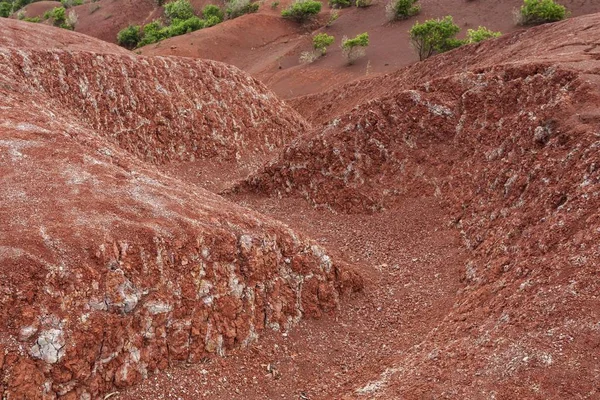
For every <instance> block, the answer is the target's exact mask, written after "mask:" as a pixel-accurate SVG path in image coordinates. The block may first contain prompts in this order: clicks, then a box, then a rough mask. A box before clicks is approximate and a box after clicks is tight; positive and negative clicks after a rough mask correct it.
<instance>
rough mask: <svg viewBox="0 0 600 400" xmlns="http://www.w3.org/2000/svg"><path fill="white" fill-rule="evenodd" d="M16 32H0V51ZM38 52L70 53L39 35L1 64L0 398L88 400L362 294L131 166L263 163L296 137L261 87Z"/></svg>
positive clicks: (116, 59) (223, 211)
mask: <svg viewBox="0 0 600 400" xmlns="http://www.w3.org/2000/svg"><path fill="white" fill-rule="evenodd" d="M29 26H30V25H29V24H26V23H21V22H15V21H9V20H1V22H0V30H1V31H2V36H3V37H5V36H6V37H10V35H11V34H13V33H12V32H15V31H17V30H19V29H23V30H25V31H26V29H25V28H26V27H29ZM7 31H8V32H10V33H7ZM37 34H39V35H40V36H35V35H37ZM55 35H56V36H55ZM63 35H64V36H63ZM42 36H44V37H48V36H49V37H54V38H55V39H54V40H56V41H58V42H63V41H64V40H67V39H69V40H74V41H77V40H78V39H80V36H78V35H75V34H71V33H63V31H59V30H58V29H54V28H48V27H39V28H38V27H36V30H35V31H34V35H32V36H31V37H29V38H27V37H21V38H20V39H19V40H20V41H19V42H17V43H18V44H19V48H14V47H12V45H11V44H12V43H13V42H11V41H10V40H9V41H8V43H7V44H8V46H9V47H3V48H0V65H1V68H2V70H3V72H4V73H3V74H2V75H1V76H0V109H2V116H3V119H2V122H1V123H0V133H1V138H0V147H1V148H2V152H1V156H0V176H1V177H2V178H1V179H2V185H1V186H0V198H1V201H0V220H1V221H2V225H1V228H0V243H1V247H0V260H1V262H0V265H1V266H2V267H1V273H2V280H1V281H0V293H1V296H0V304H1V307H0V313H1V317H2V318H1V322H0V376H1V378H0V397H3V398H4V397H6V398H11V399H12V398H22V399H25V398H27V399H42V398H44V399H47V398H57V397H60V398H77V399H90V398H98V397H99V396H101V395H103V394H104V393H108V392H109V391H111V390H114V389H115V388H124V387H127V386H130V385H132V384H134V383H137V382H139V381H140V380H142V379H144V378H146V377H148V375H150V374H152V373H155V372H157V371H159V370H162V369H165V368H167V367H169V366H171V365H173V363H177V362H188V363H194V362H198V361H200V360H201V359H202V358H203V357H206V356H207V355H211V354H220V355H223V354H226V352H228V351H229V350H231V349H232V348H236V347H240V346H246V345H248V344H249V343H251V342H253V341H254V340H256V339H257V337H258V336H259V335H260V334H261V333H262V332H263V331H264V330H265V329H270V330H276V331H280V332H286V331H288V330H289V329H290V328H291V327H292V326H293V325H294V324H295V323H297V322H298V320H299V319H300V318H302V317H303V316H320V315H321V314H322V313H323V312H330V311H334V310H335V309H336V307H337V306H338V297H339V293H341V292H342V291H343V290H344V287H345V285H348V289H349V290H352V289H353V288H358V287H360V280H359V278H358V277H357V276H355V275H354V274H352V273H350V272H342V270H341V269H340V268H339V265H337V264H335V263H334V262H333V260H332V259H331V258H330V257H329V256H328V254H327V253H326V252H325V250H324V249H323V248H322V247H319V246H317V245H316V244H314V243H312V242H310V241H308V240H307V239H304V238H303V237H301V236H300V235H297V234H295V233H294V232H293V231H292V230H290V229H289V228H288V227H286V226H284V225H282V224H281V223H278V222H276V221H274V220H272V219H269V218H267V217H264V216H261V215H260V214H257V213H255V212H253V211H250V210H248V209H245V208H242V207H239V206H236V205H234V204H232V203H230V202H228V201H226V200H224V199H223V198H221V197H219V196H217V195H215V194H212V193H210V192H208V191H206V190H204V189H201V188H199V187H196V186H194V185H192V184H189V183H186V182H184V181H181V180H177V179H174V178H170V177H168V176H166V175H164V174H163V173H161V172H160V171H159V170H157V169H156V168H155V167H154V166H153V165H152V163H147V162H143V161H142V159H146V160H148V161H151V162H167V161H173V160H177V159H179V157H182V154H183V156H186V157H193V156H196V157H199V158H200V157H202V156H205V155H206V153H205V152H203V151H201V150H197V149H196V148H195V147H192V146H189V147H185V146H186V145H188V144H189V143H190V142H189V141H186V138H187V139H188V140H196V141H198V143H202V144H206V145H207V146H209V147H210V148H211V149H217V150H214V154H213V153H212V152H208V156H214V157H216V156H219V155H221V156H222V157H223V158H225V159H226V158H228V157H232V156H233V154H234V152H235V151H240V152H242V151H248V152H250V153H253V152H254V151H267V150H269V151H270V150H273V148H269V147H268V146H267V145H265V143H267V144H268V143H269V140H272V141H273V143H274V144H273V145H276V144H277V143H281V141H282V140H284V138H285V137H286V136H285V132H289V128H291V127H292V126H293V127H294V128H296V129H302V127H303V126H304V125H303V122H302V120H301V119H299V118H298V117H296V116H295V114H294V113H293V112H291V110H289V109H288V108H286V107H285V105H284V104H283V103H281V102H280V101H279V100H277V99H275V98H274V97H273V95H272V94H270V93H269V92H268V91H267V90H266V89H264V88H263V87H262V86H261V85H260V84H258V83H257V82H255V81H254V80H253V79H251V78H248V77H246V76H245V75H244V74H243V73H241V72H239V71H237V70H235V69H232V68H230V67H227V66H224V65H221V64H218V63H213V62H201V61H191V60H180V62H181V64H178V62H177V60H169V59H163V58H155V59H151V60H149V59H142V58H139V59H136V58H134V57H131V56H129V55H125V56H120V55H118V53H119V50H118V49H116V50H115V51H114V53H111V52H110V50H111V49H110V48H109V51H108V52H105V51H104V50H105V49H107V47H106V45H105V44H102V43H101V42H99V41H96V40H88V43H86V51H85V52H82V51H62V50H40V49H38V48H36V47H39V45H41V43H40V42H39V40H41V39H40V38H41V37H42ZM86 40H87V39H86ZM28 43H33V45H32V46H29V45H28ZM36 43H37V44H38V46H36ZM167 71H168V72H167ZM232 91H234V92H235V96H232V94H231V93H232ZM173 93H177V95H173ZM236 102H237V103H236ZM240 103H241V104H243V105H244V106H243V107H238V109H236V104H240ZM253 105H255V107H256V108H253ZM196 106H197V107H196ZM200 111H202V114H201V115H202V116H203V117H205V118H206V119H203V120H197V119H196V120H194V116H197V115H200ZM232 111H234V112H235V113H234V114H232ZM282 111H285V112H282ZM279 114H286V115H288V116H289V118H288V119H283V117H281V118H279V117H277V116H276V115H279ZM244 115H246V117H243V116H244ZM232 116H237V117H239V119H229V120H228V118H232ZM211 118H212V119H211ZM254 118H256V119H254ZM278 118H279V119H278ZM143 121H146V124H144V123H141V122H143ZM226 121H230V122H231V124H234V123H237V124H239V125H238V126H239V127H240V128H243V130H241V132H240V131H236V130H235V129H234V127H233V126H230V125H226ZM178 124H179V125H178ZM148 125H150V126H151V129H153V130H152V131H149V130H148V128H144V126H148ZM160 126H163V127H164V126H169V130H168V134H166V135H163V136H161V135H160V134H158V133H159V132H160ZM222 129H226V130H227V129H228V130H227V131H226V133H223V131H222ZM286 129H287V130H286ZM157 130H158V131H157ZM165 132H166V131H165ZM275 135H277V138H275ZM250 137H252V139H250ZM234 138H235V139H234ZM244 138H246V139H244ZM247 140H252V141H254V143H255V145H256V148H254V147H252V146H251V145H249V143H248V141H247ZM148 141H151V142H150V143H152V145H151V146H149V145H148V143H149V142H148ZM217 143H218V144H217ZM197 147H198V148H200V149H201V148H202V146H197ZM211 151H212V150H211ZM344 282H345V283H344Z"/></svg>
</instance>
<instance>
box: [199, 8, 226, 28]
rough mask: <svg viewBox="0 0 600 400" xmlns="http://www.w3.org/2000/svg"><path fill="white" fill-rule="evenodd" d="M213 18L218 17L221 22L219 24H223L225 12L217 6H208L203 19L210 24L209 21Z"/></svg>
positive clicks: (203, 12)
mask: <svg viewBox="0 0 600 400" xmlns="http://www.w3.org/2000/svg"><path fill="white" fill-rule="evenodd" d="M211 17H216V18H217V19H218V20H219V22H217V24H218V23H220V22H223V19H225V14H224V13H223V10H221V9H220V8H219V7H218V6H215V5H214V4H207V5H206V6H205V7H204V9H203V10H202V18H204V19H205V20H207V22H208V19H210V18H211ZM211 26H212V25H211Z"/></svg>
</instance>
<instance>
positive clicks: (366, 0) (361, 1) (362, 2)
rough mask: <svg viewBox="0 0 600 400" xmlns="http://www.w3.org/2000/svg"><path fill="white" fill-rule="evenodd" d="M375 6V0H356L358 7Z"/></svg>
mask: <svg viewBox="0 0 600 400" xmlns="http://www.w3.org/2000/svg"><path fill="white" fill-rule="evenodd" d="M371 5H373V0H356V7H358V8H365V7H369V6H371Z"/></svg>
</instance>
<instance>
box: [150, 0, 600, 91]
mask: <svg viewBox="0 0 600 400" xmlns="http://www.w3.org/2000/svg"><path fill="white" fill-rule="evenodd" d="M289 3H290V1H289V0H288V1H281V2H280V5H279V6H278V7H277V9H272V8H271V4H272V2H271V1H266V2H265V3H264V4H263V5H262V6H261V8H260V10H259V12H258V13H257V14H254V15H245V16H242V17H240V18H237V19H235V20H232V21H227V22H226V23H225V24H221V25H218V26H215V27H212V28H210V29H203V30H200V31H196V32H192V33H189V34H187V35H183V36H178V37H174V38H171V39H168V40H165V41H163V42H160V43H158V44H154V45H149V46H146V47H144V48H142V49H141V52H142V54H145V55H176V56H185V57H200V58H208V59H211V60H217V61H223V62H226V63H228V64H233V65H235V66H237V67H239V68H241V69H243V70H245V71H247V72H249V73H250V74H252V75H253V76H255V77H257V78H258V79H259V80H261V81H262V82H265V83H266V84H267V85H268V86H269V87H270V88H271V89H272V90H273V91H274V92H275V93H277V95H279V96H280V97H281V98H284V99H290V98H294V97H298V96H303V95H307V94H311V93H317V92H322V91H324V90H327V89H332V88H334V87H336V86H339V85H341V84H344V83H347V82H349V81H351V80H354V79H357V78H363V77H365V76H369V75H376V74H382V73H389V72H393V71H396V70H397V69H398V68H400V67H403V66H406V65H409V64H412V63H414V62H416V61H417V60H418V59H417V57H416V55H415V52H414V50H413V49H412V48H411V46H410V43H409V38H408V30H409V29H410V27H411V26H412V25H413V24H414V23H415V21H421V22H422V21H424V20H425V19H428V18H434V17H436V18H437V17H443V16H446V15H452V16H453V17H454V20H455V22H456V23H457V24H458V25H459V26H460V27H461V29H462V33H461V35H459V36H464V34H465V33H466V30H467V29H469V28H475V29H476V28H477V27H478V26H481V25H483V26H486V27H488V28H490V29H493V30H495V31H501V32H503V33H510V32H514V31H516V30H519V29H521V28H520V27H519V26H517V25H515V17H514V10H515V9H518V7H519V6H520V5H521V4H522V0H503V1H490V0H478V1H467V0H421V1H420V2H419V3H420V4H421V9H422V12H421V13H420V14H419V15H418V16H416V17H414V18H411V19H408V20H405V21H398V22H394V23H389V22H388V21H387V19H386V15H385V5H386V2H385V1H382V0H375V1H374V2H373V5H372V6H371V7H368V8H364V9H359V8H356V7H351V8H345V9H341V10H339V13H340V17H339V19H338V20H337V21H335V22H334V23H333V24H332V25H331V26H330V27H326V26H325V24H326V22H327V20H328V18H329V15H330V13H331V12H332V9H331V8H329V7H328V6H327V5H326V2H324V6H323V11H322V12H321V14H320V17H319V19H318V21H316V22H315V23H312V24H308V25H306V26H301V25H299V24H297V23H295V22H291V21H286V20H282V19H281V16H280V13H281V10H282V9H283V8H285V7H286V6H287V5H288V4H289ZM561 3H562V4H564V5H565V6H567V7H568V9H569V10H570V11H571V13H572V15H573V16H579V15H584V14H589V13H592V12H600V5H598V3H597V2H595V1H592V0H564V1H561ZM320 32H326V33H328V34H330V35H333V36H335V38H336V41H335V43H334V44H333V45H332V46H331V47H330V48H329V49H328V51H327V55H326V56H325V57H323V58H321V59H319V60H317V61H316V62H314V63H312V64H308V65H307V64H301V63H300V61H299V57H300V53H301V52H303V51H307V50H310V49H311V45H312V44H311V37H312V35H314V34H316V33H320ZM362 32H368V33H369V36H370V45H369V47H368V49H367V56H366V57H365V58H363V59H361V60H359V61H358V62H357V63H356V64H355V65H352V66H348V65H347V64H346V60H345V59H344V57H343V56H342V54H341V48H340V44H341V39H342V37H343V36H348V37H353V36H355V35H357V34H359V33H362Z"/></svg>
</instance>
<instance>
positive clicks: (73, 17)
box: [43, 7, 77, 30]
mask: <svg viewBox="0 0 600 400" xmlns="http://www.w3.org/2000/svg"><path fill="white" fill-rule="evenodd" d="M43 18H44V19H51V20H52V25H54V26H58V27H60V28H63V29H69V30H73V29H74V28H75V23H76V22H77V14H75V13H74V12H71V13H69V18H68V20H67V12H66V10H65V8H64V7H54V8H53V9H52V10H50V11H46V12H45V13H44V16H43Z"/></svg>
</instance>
